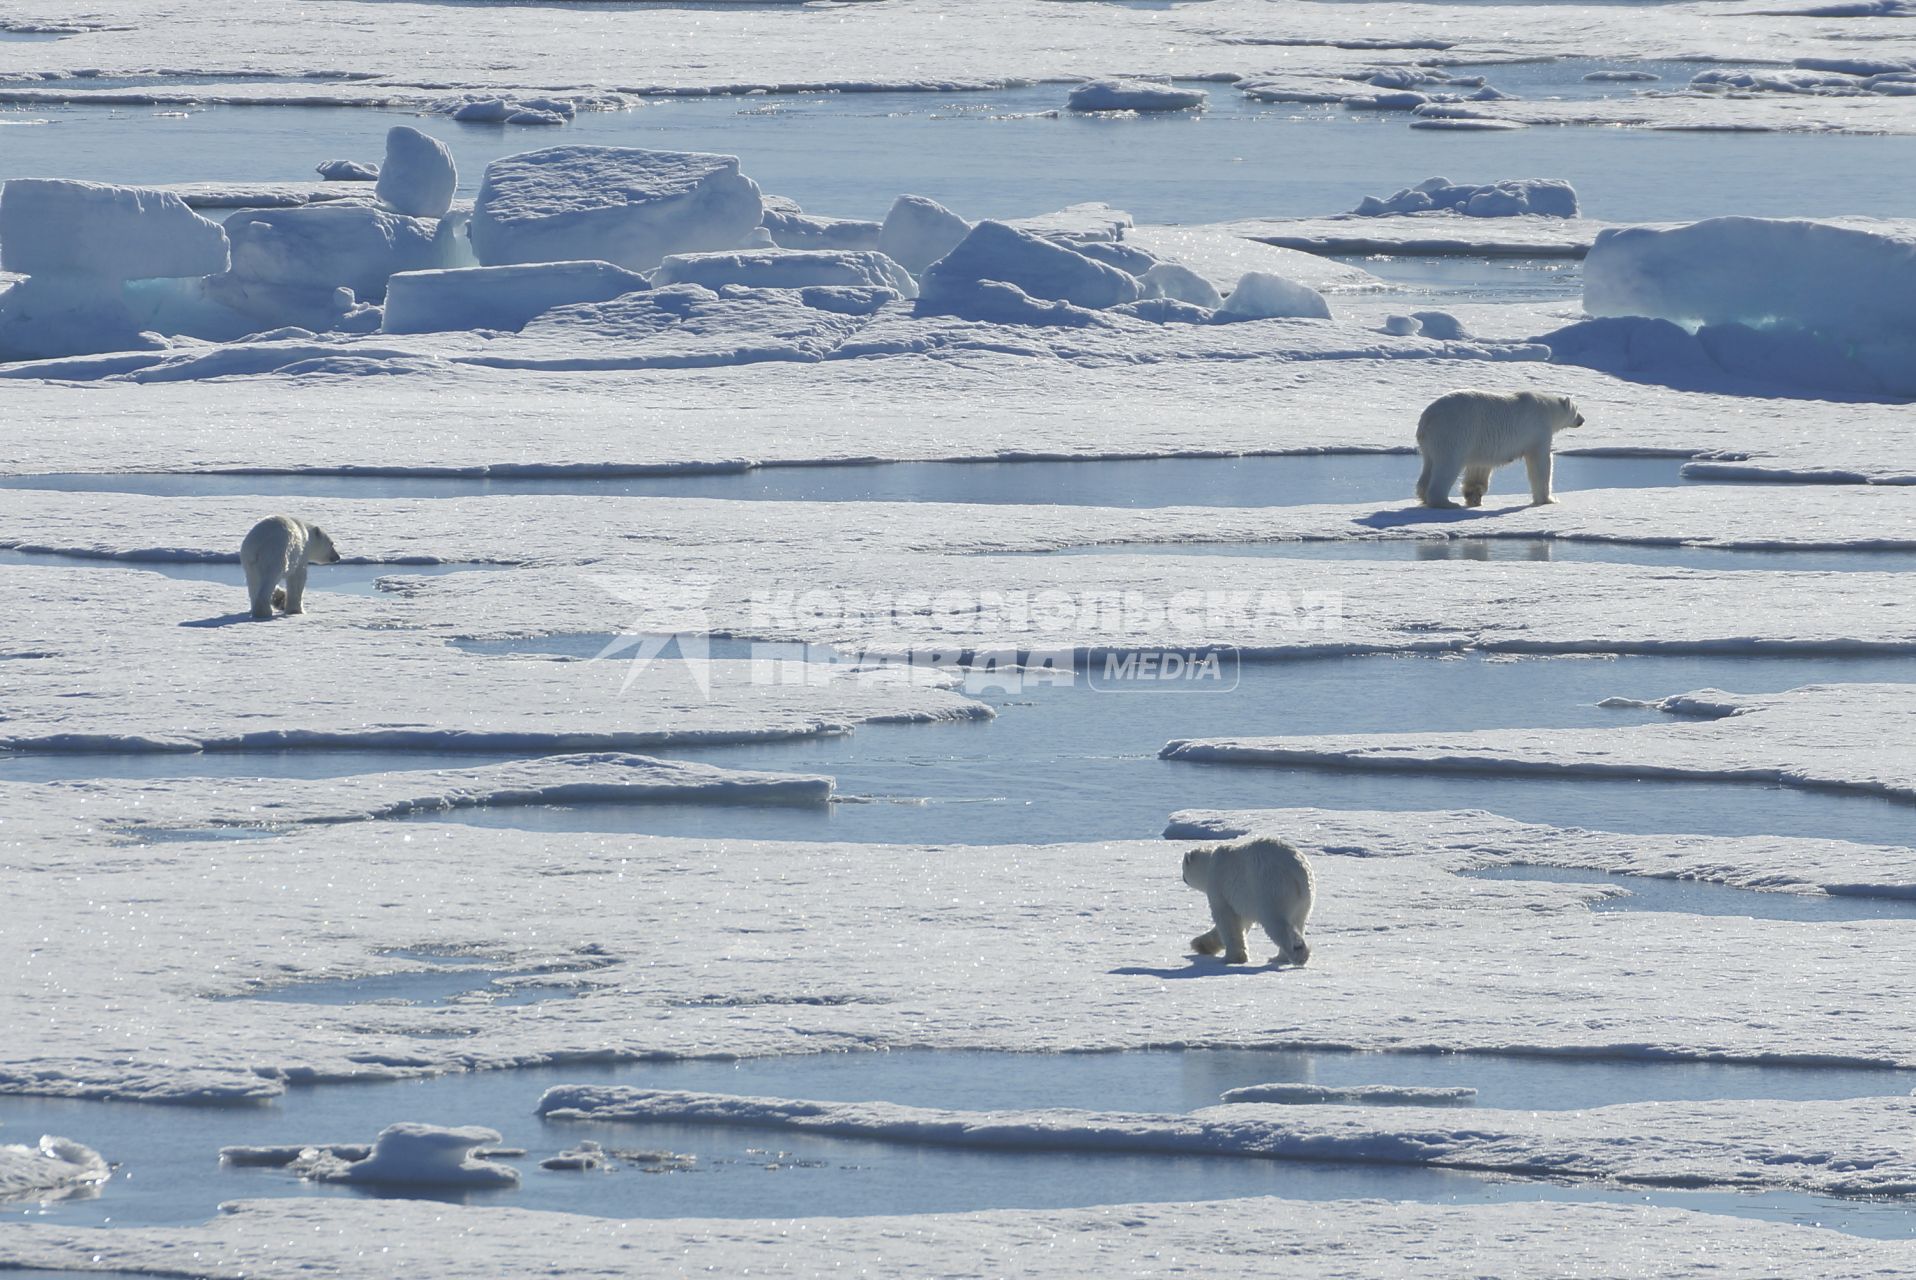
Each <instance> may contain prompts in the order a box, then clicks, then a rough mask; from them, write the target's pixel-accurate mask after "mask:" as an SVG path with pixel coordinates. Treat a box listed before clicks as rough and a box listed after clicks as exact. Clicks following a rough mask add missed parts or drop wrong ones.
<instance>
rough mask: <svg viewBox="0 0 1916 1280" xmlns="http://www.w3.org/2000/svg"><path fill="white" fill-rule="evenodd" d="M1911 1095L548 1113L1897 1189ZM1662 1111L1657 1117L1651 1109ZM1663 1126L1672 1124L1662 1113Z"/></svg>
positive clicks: (713, 1104) (1667, 1180)
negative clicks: (1756, 1118) (1768, 1100)
mask: <svg viewBox="0 0 1916 1280" xmlns="http://www.w3.org/2000/svg"><path fill="white" fill-rule="evenodd" d="M1913 1107H1916V1103H1912V1102H1911V1101H1910V1099H1908V1098H1880V1099H1863V1100H1858V1101H1854V1102H1847V1103H1794V1104H1785V1103H1775V1104H1772V1105H1771V1108H1770V1109H1769V1110H1768V1111H1767V1112H1766V1115H1765V1123H1764V1125H1763V1128H1762V1131H1761V1133H1760V1134H1752V1133H1751V1132H1750V1127H1749V1111H1748V1108H1747V1107H1745V1106H1742V1105H1740V1104H1736V1103H1662V1104H1655V1105H1653V1106H1650V1107H1645V1108H1643V1109H1642V1110H1641V1111H1637V1110H1636V1109H1634V1108H1633V1107H1631V1106H1627V1105H1626V1106H1620V1107H1604V1108H1597V1109H1593V1110H1589V1111H1531V1112H1522V1111H1493V1110H1490V1109H1487V1108H1482V1107H1479V1108H1474V1109H1472V1110H1471V1112H1470V1113H1469V1116H1468V1117H1467V1118H1466V1119H1460V1120H1459V1122H1458V1123H1456V1124H1453V1125H1448V1126H1447V1125H1445V1124H1443V1123H1442V1122H1441V1121H1440V1120H1437V1119H1434V1118H1431V1119H1427V1118H1425V1116H1423V1115H1422V1114H1420V1113H1418V1112H1415V1111H1412V1110H1409V1109H1404V1110H1398V1109H1384V1108H1369V1107H1341V1106H1334V1105H1327V1106H1323V1107H1314V1108H1312V1109H1311V1110H1310V1111H1309V1112H1305V1111H1302V1110H1300V1109H1299V1108H1297V1107H1291V1106H1272V1105H1268V1104H1266V1105H1259V1104H1257V1103H1242V1104H1234V1105H1230V1106H1222V1107H1217V1108H1208V1109H1205V1110H1201V1111H1195V1112H1191V1113H1189V1114H1187V1115H1183V1116H1169V1115H1150V1114H1135V1113H1123V1112H1097V1111H1058V1110H1052V1111H1024V1112H1019V1111H999V1112H992V1111H983V1112H969V1111H945V1110H936V1109H932V1108H921V1107H904V1106H898V1105H896V1104H887V1103H862V1104H860V1103H828V1102H811V1101H801V1100H796V1099H781V1098H749V1097H733V1096H729V1095H726V1094H706V1093H673V1092H662V1091H653V1090H644V1089H628V1088H616V1087H615V1088H607V1087H603V1086H594V1085H581V1086H575V1087H571V1088H566V1087H560V1088H556V1089H549V1090H547V1091H546V1095H545V1097H543V1098H542V1099H540V1101H539V1111H540V1114H542V1115H545V1116H548V1117H551V1118H553V1119H580V1120H600V1121H603V1120H624V1121H629V1122H634V1123H642V1124H643V1123H652V1124H659V1123H666V1124H701V1125H724V1126H732V1127H750V1128H759V1129H772V1130H784V1129H790V1130H793V1131H797V1132H801V1133H822V1134H830V1135H833V1136H837V1137H856V1138H864V1139H868V1140H876V1141H881V1142H898V1143H914V1144H930V1145H939V1146H945V1145H949V1146H960V1147H975V1148H983V1149H993V1148H999V1149H1002V1148H1010V1149H1013V1150H1032V1151H1056V1150H1070V1151H1079V1152H1086V1153H1099V1152H1119V1153H1133V1152H1136V1153H1143V1152H1150V1153H1155V1154H1205V1155H1222V1156H1238V1157H1245V1158H1252V1159H1264V1160H1291V1159H1310V1160H1327V1159H1328V1160H1344V1161H1356V1162H1365V1163H1377V1164H1430V1165H1435V1166H1438V1167H1442V1168H1454V1169H1466V1170H1470V1171H1472V1172H1480V1173H1494V1174H1505V1175H1519V1176H1532V1177H1534V1176H1537V1175H1540V1174H1544V1175H1549V1176H1554V1177H1558V1178H1567V1179H1576V1180H1582V1179H1591V1180H1597V1181H1606V1182H1615V1183H1623V1184H1635V1185H1640V1186H1668V1185H1671V1184H1672V1183H1678V1184H1681V1185H1686V1186H1708V1187H1724V1186H1732V1187H1737V1188H1740V1189H1743V1190H1766V1189H1776V1190H1807V1191H1814V1192H1819V1193H1822V1194H1835V1195H1872V1194H1885V1193H1887V1194H1901V1193H1904V1192H1906V1191H1907V1189H1908V1187H1909V1186H1910V1184H1911V1181H1912V1179H1913V1178H1916V1169H1912V1168H1911V1166H1910V1164H1909V1163H1908V1157H1907V1155H1906V1154H1905V1151H1904V1148H1903V1146H1902V1144H1901V1143H1900V1142H1899V1141H1898V1138H1897V1136H1896V1131H1897V1130H1898V1129H1899V1128H1900V1127H1901V1126H1902V1125H1903V1124H1904V1123H1906V1122H1907V1118H1908V1116H1909V1114H1910V1112H1911V1110H1912V1108H1913ZM1651 1116H1654V1117H1655V1119H1654V1121H1651V1120H1650V1117H1651ZM1666 1126H1667V1127H1666Z"/></svg>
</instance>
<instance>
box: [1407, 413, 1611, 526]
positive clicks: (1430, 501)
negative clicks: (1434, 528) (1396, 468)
mask: <svg viewBox="0 0 1916 1280" xmlns="http://www.w3.org/2000/svg"><path fill="white" fill-rule="evenodd" d="M1582 425H1583V415H1582V414H1581V413H1579V412H1577V406H1576V403H1575V402H1574V401H1573V400H1571V399H1570V397H1569V396H1551V395H1545V394H1544V393H1542V392H1541V391H1453V392H1451V393H1450V394H1449V395H1447V396H1439V397H1438V398H1437V399H1436V400H1433V401H1432V402H1431V405H1430V407H1429V408H1428V409H1425V410H1424V415H1423V417H1421V418H1419V419H1418V420H1417V451H1418V452H1419V453H1421V454H1423V455H1424V473H1423V474H1422V475H1420V476H1418V477H1417V501H1419V502H1421V503H1423V504H1424V505H1425V506H1427V507H1454V506H1456V505H1457V504H1456V503H1454V502H1452V501H1451V500H1450V486H1452V485H1453V484H1455V483H1457V476H1458V473H1460V472H1461V473H1462V474H1463V477H1464V505H1465V506H1467V507H1479V506H1482V505H1483V501H1484V493H1485V492H1486V491H1487V490H1488V489H1489V488H1490V473H1491V472H1492V471H1495V470H1496V469H1497V468H1498V467H1501V466H1503V465H1504V464H1505V463H1506V462H1515V461H1516V460H1517V459H1518V458H1522V459H1523V460H1524V465H1525V466H1527V467H1528V468H1529V470H1530V501H1531V504H1532V505H1533V506H1542V505H1543V504H1545V503H1550V502H1555V501H1556V498H1555V497H1553V496H1551V493H1550V465H1551V454H1550V449H1551V443H1552V440H1553V438H1554V437H1555V436H1556V434H1557V433H1558V432H1559V431H1568V430H1570V428H1572V427H1580V426H1582Z"/></svg>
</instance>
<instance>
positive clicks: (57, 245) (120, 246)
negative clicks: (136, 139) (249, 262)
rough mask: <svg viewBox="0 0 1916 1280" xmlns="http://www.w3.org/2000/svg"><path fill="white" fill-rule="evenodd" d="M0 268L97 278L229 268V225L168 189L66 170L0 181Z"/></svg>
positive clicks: (192, 273)
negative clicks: (70, 174)
mask: <svg viewBox="0 0 1916 1280" xmlns="http://www.w3.org/2000/svg"><path fill="white" fill-rule="evenodd" d="M0 269H4V270H7V271H17V272H20V273H21V274H23V275H29V276H37V275H79V276H87V277H91V278H94V279H99V280H114V281H119V280H143V279H148V278H151V277H155V276H203V275H211V274H212V273H214V272H216V271H224V270H226V233H225V232H223V231H221V230H220V225H219V224H218V223H217V222H213V221H211V220H209V219H207V218H203V217H201V216H200V215H199V214H197V213H195V212H193V210H191V209H189V208H188V207H187V205H186V202H185V201H184V200H182V199H180V197H179V196H177V195H175V194H173V193H172V192H170V191H152V190H147V189H144V188H140V187H115V186H108V185H106V184H104V183H98V182H76V181H71V180H69V179H65V178H14V179H12V180H10V181H9V182H7V183H6V184H5V185H3V186H0Z"/></svg>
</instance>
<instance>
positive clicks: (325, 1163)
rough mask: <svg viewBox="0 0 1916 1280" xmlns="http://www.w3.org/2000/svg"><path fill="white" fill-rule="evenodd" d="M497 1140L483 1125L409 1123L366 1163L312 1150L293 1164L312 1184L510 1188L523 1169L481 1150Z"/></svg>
mask: <svg viewBox="0 0 1916 1280" xmlns="http://www.w3.org/2000/svg"><path fill="white" fill-rule="evenodd" d="M498 1141H499V1131H498V1130H497V1129H487V1128H484V1127H482V1126H480V1125H464V1126H461V1127H458V1128H448V1127H447V1126H444V1125H435V1124H418V1123H414V1122H411V1121H406V1122H402V1123H399V1124H394V1125H388V1126H387V1127H386V1128H384V1129H382V1130H380V1132H379V1136H378V1138H376V1139H375V1140H374V1141H373V1145H372V1151H371V1154H369V1155H367V1156H365V1157H364V1158H363V1159H354V1158H351V1157H346V1156H342V1155H340V1154H339V1153H338V1151H337V1149H334V1148H325V1147H308V1148H306V1149H305V1150H304V1151H302V1152H300V1154H299V1157H298V1158H297V1159H296V1160H294V1162H293V1168H294V1169H296V1170H298V1172H299V1174H300V1176H301V1177H305V1178H311V1179H312V1180H313V1181H314V1182H337V1183H348V1184H352V1185H358V1186H378V1187H502V1186H503V1187H510V1186H517V1185H518V1183H519V1171H518V1170H517V1169H515V1168H513V1167H512V1166H511V1165H509V1164H500V1163H498V1162H496V1161H492V1160H486V1159H482V1158H481V1157H480V1156H479V1155H478V1154H477V1150H476V1149H477V1148H481V1147H485V1146H489V1145H492V1144H495V1143H497V1142H498Z"/></svg>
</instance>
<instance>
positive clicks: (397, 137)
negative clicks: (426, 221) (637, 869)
mask: <svg viewBox="0 0 1916 1280" xmlns="http://www.w3.org/2000/svg"><path fill="white" fill-rule="evenodd" d="M458 189H459V167H458V166H457V165H456V164H454V163H453V159H452V149H451V148H450V147H448V146H446V144H445V143H443V142H441V141H440V140H439V139H437V138H435V137H432V136H431V135H429V134H424V133H421V132H420V131H419V130H417V129H414V128H411V127H410V126H407V125H403V124H396V125H394V126H393V127H392V128H391V129H388V130H387V131H386V159H385V162H384V163H382V164H381V165H380V166H379V185H378V186H377V187H376V188H375V191H376V192H377V193H378V196H379V199H380V202H381V203H382V204H384V205H385V206H386V207H387V208H389V209H391V210H392V211H393V212H394V213H403V214H406V215H408V216H409V217H414V218H443V217H445V215H446V211H447V210H448V209H451V208H452V196H453V192H455V191H457V190H458Z"/></svg>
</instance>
